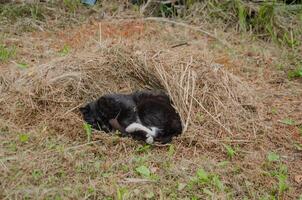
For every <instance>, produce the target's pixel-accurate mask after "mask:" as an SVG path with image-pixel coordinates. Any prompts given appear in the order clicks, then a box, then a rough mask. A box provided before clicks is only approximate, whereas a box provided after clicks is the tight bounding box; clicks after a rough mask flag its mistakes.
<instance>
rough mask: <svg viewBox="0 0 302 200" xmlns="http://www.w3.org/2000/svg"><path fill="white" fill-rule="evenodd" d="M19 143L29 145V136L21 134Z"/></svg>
mask: <svg viewBox="0 0 302 200" xmlns="http://www.w3.org/2000/svg"><path fill="white" fill-rule="evenodd" d="M19 141H20V142H21V143H27V142H28V141H29V136H28V135H27V134H20V135H19Z"/></svg>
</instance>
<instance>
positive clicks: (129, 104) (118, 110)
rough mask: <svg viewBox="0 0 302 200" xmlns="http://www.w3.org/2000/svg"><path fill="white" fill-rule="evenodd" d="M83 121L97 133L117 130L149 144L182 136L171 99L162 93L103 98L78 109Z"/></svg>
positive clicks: (178, 117) (107, 96)
mask: <svg viewBox="0 0 302 200" xmlns="http://www.w3.org/2000/svg"><path fill="white" fill-rule="evenodd" d="M80 111H81V113H82V114H83V118H84V120H85V121H86V122H87V123H88V124H90V125H91V126H92V128H94V129H97V130H103V131H105V132H107V133H108V132H110V131H114V130H119V131H120V132H121V133H122V135H123V136H131V137H133V138H134V139H137V140H143V141H145V142H147V143H149V144H152V143H153V142H154V141H158V142H160V143H168V142H171V140H172V138H173V137H174V136H177V135H179V134H181V132H182V124H181V120H180V116H179V114H178V113H177V112H176V110H175V109H174V108H173V106H172V105H171V100H170V98H169V97H168V96H167V95H166V94H164V93H161V92H151V91H137V92H134V93H131V94H109V95H104V96H102V97H101V98H99V99H98V100H96V101H93V102H91V103H89V104H87V105H86V106H85V107H82V108H80Z"/></svg>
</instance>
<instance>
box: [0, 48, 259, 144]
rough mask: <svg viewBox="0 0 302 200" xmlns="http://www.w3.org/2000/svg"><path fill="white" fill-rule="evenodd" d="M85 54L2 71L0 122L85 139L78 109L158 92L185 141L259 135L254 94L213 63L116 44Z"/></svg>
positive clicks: (20, 128) (183, 54)
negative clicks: (109, 98)
mask: <svg viewBox="0 0 302 200" xmlns="http://www.w3.org/2000/svg"><path fill="white" fill-rule="evenodd" d="M94 48H96V47H94ZM90 52H94V53H91V54H87V53H86V54H77V55H75V56H69V57H64V58H60V59H56V60H53V61H51V62H49V63H47V64H44V65H40V66H36V67H32V68H31V69H28V70H25V71H24V72H23V73H21V74H18V73H14V72H9V71H5V72H3V73H1V77H0V80H1V81H0V84H1V85H0V86H1V87H0V89H1V93H2V95H1V98H0V112H1V122H2V123H6V124H11V125H13V126H14V127H15V128H16V129H17V131H21V130H24V129H36V128H40V127H47V128H48V129H49V130H51V131H53V132H54V133H56V134H67V135H71V136H76V135H79V134H82V133H83V130H82V119H81V116H80V114H79V112H78V109H77V108H78V107H79V106H81V105H83V104H84V103H86V102H88V101H90V100H92V99H95V98H97V97H99V96H101V95H103V94H105V93H108V92H123V93H125V92H131V91H133V90H136V89H161V90H165V91H166V92H167V93H168V94H169V95H170V97H171V99H172V100H173V102H174V105H175V107H176V109H177V110H178V112H179V113H180V115H181V119H182V122H183V124H184V129H185V130H187V132H186V134H185V136H188V137H190V136H192V137H193V136H196V135H203V136H208V137H212V138H217V137H229V136H232V137H235V138H237V139H238V138H245V139H246V138H247V137H248V138H249V137H251V136H253V134H256V132H257V130H258V122H259V117H258V114H257V105H256V104H255V99H254V98H253V96H254V95H252V94H251V92H249V90H248V89H247V87H246V86H245V84H244V83H242V82H241V81H240V80H239V79H238V78H236V77H235V76H233V75H231V74H229V73H227V72H225V71H224V70H223V69H222V68H217V66H216V65H214V64H213V63H210V62H206V61H204V60H200V59H196V58H193V56H188V54H186V53H184V52H183V53H176V52H175V51H165V52H156V53H155V54H154V52H153V53H150V52H148V51H145V52H140V53H138V52H134V51H131V50H128V48H127V47H125V46H121V45H115V46H112V47H107V48H101V49H99V48H97V49H94V50H93V51H90ZM201 139H202V138H201Z"/></svg>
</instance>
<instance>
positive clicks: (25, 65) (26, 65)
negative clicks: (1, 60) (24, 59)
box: [17, 63, 28, 69]
mask: <svg viewBox="0 0 302 200" xmlns="http://www.w3.org/2000/svg"><path fill="white" fill-rule="evenodd" d="M17 67H19V68H20V69H26V68H28V64H26V63H17Z"/></svg>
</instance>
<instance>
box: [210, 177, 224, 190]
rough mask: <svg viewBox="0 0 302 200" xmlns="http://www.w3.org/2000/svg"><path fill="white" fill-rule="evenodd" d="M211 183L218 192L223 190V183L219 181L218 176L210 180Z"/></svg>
mask: <svg viewBox="0 0 302 200" xmlns="http://www.w3.org/2000/svg"><path fill="white" fill-rule="evenodd" d="M212 183H213V185H214V186H215V187H216V188H217V189H218V190H219V191H223V190H224V185H223V183H222V182H221V181H220V179H219V176H217V175H215V176H214V177H213V178H212Z"/></svg>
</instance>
